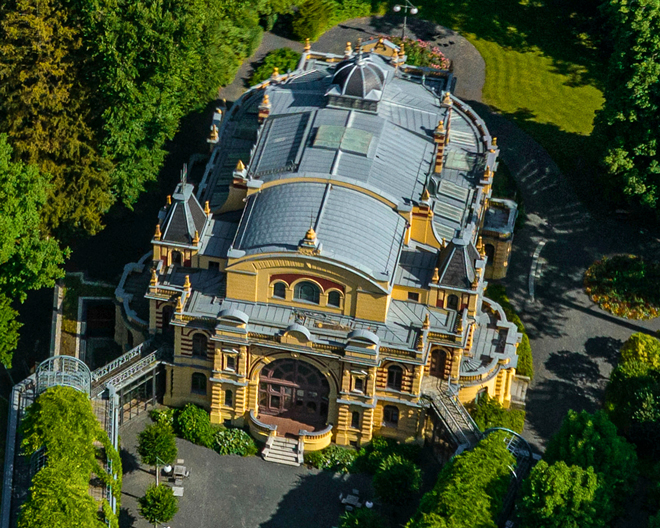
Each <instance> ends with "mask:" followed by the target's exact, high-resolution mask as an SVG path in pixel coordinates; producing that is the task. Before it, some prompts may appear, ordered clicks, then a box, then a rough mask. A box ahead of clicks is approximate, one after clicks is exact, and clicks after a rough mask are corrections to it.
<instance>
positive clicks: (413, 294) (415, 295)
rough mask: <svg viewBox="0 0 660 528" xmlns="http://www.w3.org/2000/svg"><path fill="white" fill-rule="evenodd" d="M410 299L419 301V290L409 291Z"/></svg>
mask: <svg viewBox="0 0 660 528" xmlns="http://www.w3.org/2000/svg"><path fill="white" fill-rule="evenodd" d="M408 300H409V301H414V302H419V293H417V292H408Z"/></svg>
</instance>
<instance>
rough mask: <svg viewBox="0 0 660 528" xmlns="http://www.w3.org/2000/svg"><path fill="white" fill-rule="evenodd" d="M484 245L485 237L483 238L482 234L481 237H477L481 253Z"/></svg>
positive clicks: (478, 248)
mask: <svg viewBox="0 0 660 528" xmlns="http://www.w3.org/2000/svg"><path fill="white" fill-rule="evenodd" d="M483 247H484V239H483V238H482V236H481V235H479V238H477V250H478V251H479V253H481V248H483Z"/></svg>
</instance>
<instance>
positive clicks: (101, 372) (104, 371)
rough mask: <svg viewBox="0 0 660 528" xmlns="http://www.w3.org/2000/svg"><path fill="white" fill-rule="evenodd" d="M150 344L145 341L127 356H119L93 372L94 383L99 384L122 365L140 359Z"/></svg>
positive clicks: (127, 353)
mask: <svg viewBox="0 0 660 528" xmlns="http://www.w3.org/2000/svg"><path fill="white" fill-rule="evenodd" d="M149 343H150V341H145V342H144V343H140V344H139V345H138V346H136V347H135V348H132V349H131V350H129V351H128V352H126V354H124V355H123V356H119V357H118V358H117V359H115V360H114V361H111V362H110V363H108V364H107V365H104V366H103V367H100V368H97V369H96V370H95V371H94V372H92V383H96V382H98V381H99V380H100V379H101V378H104V377H105V376H107V375H108V374H110V373H111V372H113V371H114V370H117V369H118V368H119V367H121V366H122V365H125V364H126V363H128V362H129V361H133V360H134V359H135V358H136V357H139V356H140V355H141V354H142V351H143V350H144V349H145V348H146V346H147V344H149Z"/></svg>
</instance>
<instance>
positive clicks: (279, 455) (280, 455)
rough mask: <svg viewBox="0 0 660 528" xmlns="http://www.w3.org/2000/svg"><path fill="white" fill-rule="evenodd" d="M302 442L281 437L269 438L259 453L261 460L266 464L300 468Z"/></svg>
mask: <svg viewBox="0 0 660 528" xmlns="http://www.w3.org/2000/svg"><path fill="white" fill-rule="evenodd" d="M301 444H302V442H299V441H298V440H293V439H291V438H284V437H283V436H271V437H270V438H269V439H268V441H267V442H266V446H265V447H264V449H263V451H262V452H261V456H262V458H263V459H264V460H265V461H267V462H275V463H276V464H285V465H287V466H300V465H301V464H302V462H303V453H302V451H303V449H302V447H301Z"/></svg>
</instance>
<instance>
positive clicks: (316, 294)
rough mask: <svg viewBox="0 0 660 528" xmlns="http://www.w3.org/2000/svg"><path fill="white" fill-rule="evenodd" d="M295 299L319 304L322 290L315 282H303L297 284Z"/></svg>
mask: <svg viewBox="0 0 660 528" xmlns="http://www.w3.org/2000/svg"><path fill="white" fill-rule="evenodd" d="M294 297H295V298H296V300H298V301H305V302H310V303H314V304H318V303H319V300H320V298H321V290H320V289H319V287H318V286H317V285H316V284H314V283H313V282H309V281H303V282H299V283H298V284H296V289H295V295H294Z"/></svg>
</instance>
